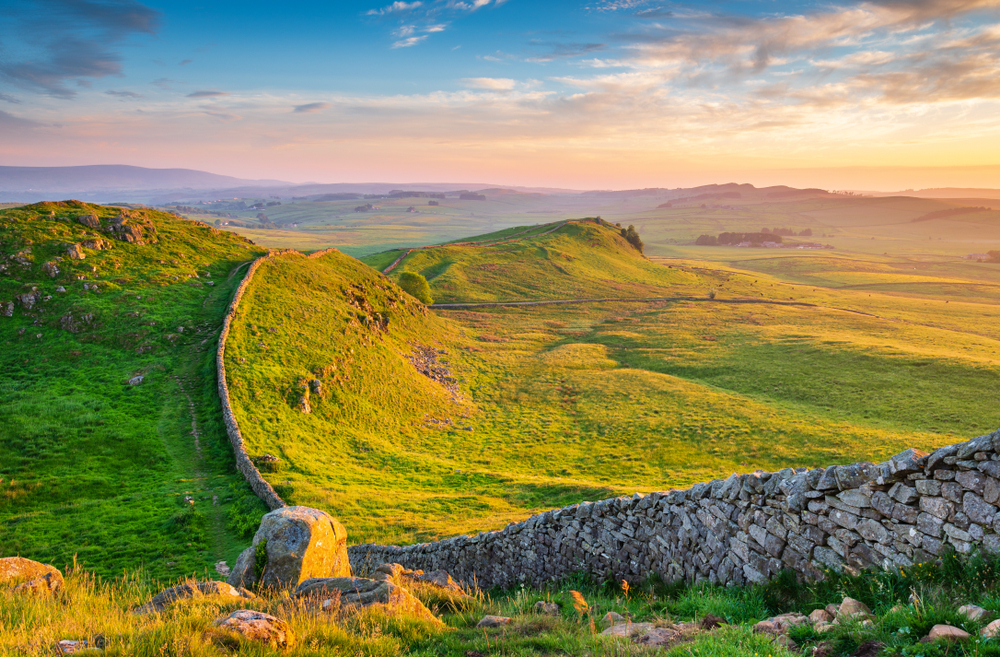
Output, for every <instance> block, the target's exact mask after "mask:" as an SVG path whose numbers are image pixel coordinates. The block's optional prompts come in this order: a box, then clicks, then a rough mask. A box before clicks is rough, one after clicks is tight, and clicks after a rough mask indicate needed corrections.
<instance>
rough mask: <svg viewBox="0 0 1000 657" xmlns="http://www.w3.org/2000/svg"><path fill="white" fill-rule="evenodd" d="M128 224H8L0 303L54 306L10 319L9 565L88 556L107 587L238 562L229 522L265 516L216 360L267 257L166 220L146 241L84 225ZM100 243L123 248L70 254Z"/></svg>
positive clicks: (2, 449)
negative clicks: (243, 462)
mask: <svg viewBox="0 0 1000 657" xmlns="http://www.w3.org/2000/svg"><path fill="white" fill-rule="evenodd" d="M50 212H51V213H54V216H50V215H49V213H50ZM118 212H119V210H118V209H117V208H105V207H101V206H92V205H87V204H82V203H79V202H72V201H70V202H66V203H44V204H37V205H33V206H25V207H22V208H18V209H11V210H4V211H2V212H0V261H2V262H3V263H5V264H7V265H8V267H7V270H6V271H5V272H4V273H3V274H0V301H3V302H5V303H6V302H7V301H8V300H12V299H14V297H15V296H16V295H20V294H23V293H26V292H30V291H31V290H32V289H33V288H37V290H38V292H39V294H40V297H39V300H38V301H37V303H36V304H35V305H34V306H33V307H32V308H31V309H27V308H25V307H22V306H21V304H16V306H17V307H16V308H15V310H14V311H13V316H12V317H0V343H2V344H3V349H0V370H2V371H3V377H2V378H0V453H2V454H3V455H4V456H3V458H2V459H0V555H2V556H13V555H21V556H26V557H30V558H32V559H37V560H42V561H46V562H50V563H53V564H55V565H57V566H62V565H63V564H66V563H70V562H71V561H73V559H74V555H75V556H76V558H77V559H78V560H79V563H80V564H82V565H85V566H86V567H87V568H88V569H90V570H92V571H94V572H96V573H98V574H100V575H101V576H105V577H109V576H115V575H118V574H120V573H121V572H122V571H123V570H126V569H134V568H137V567H139V566H144V568H145V569H146V572H147V573H149V574H150V575H151V576H155V577H163V578H168V577H176V576H178V575H181V574H184V573H195V572H197V573H203V572H204V571H205V570H206V569H211V568H212V565H213V564H214V563H215V562H216V561H218V560H220V559H228V560H230V562H232V559H233V558H234V557H235V555H236V554H238V552H239V548H240V543H241V542H242V541H243V538H242V537H241V536H240V535H238V533H237V532H235V531H233V530H232V529H230V528H229V527H227V524H228V523H229V521H230V520H229V515H230V514H229V511H230V510H231V509H234V508H239V507H240V505H242V506H243V507H246V506H248V505H249V506H250V507H251V508H254V507H255V506H256V505H259V503H256V502H253V501H251V502H249V503H248V502H247V499H248V494H247V492H246V491H245V490H244V488H245V487H243V486H242V485H241V483H240V482H239V480H238V478H237V477H235V476H234V474H233V461H232V456H231V450H230V448H229V445H228V441H227V439H226V436H225V432H224V429H223V426H222V421H221V417H220V411H219V400H218V396H217V394H216V392H215V374H214V362H213V361H214V350H215V346H216V338H217V334H218V329H219V327H220V325H221V321H222V315H223V313H224V312H225V309H226V307H227V305H228V302H229V299H230V297H231V296H232V293H233V290H234V289H235V286H236V285H237V284H238V282H239V281H240V279H241V277H242V274H241V272H242V271H244V270H239V269H238V268H239V267H240V265H241V264H243V263H245V262H247V261H248V260H249V259H251V258H253V257H255V256H257V255H259V254H260V253H261V252H262V251H261V249H259V248H258V247H255V246H253V245H251V244H249V243H247V242H246V241H245V240H243V239H242V238H237V237H235V236H230V235H226V234H221V233H219V231H216V230H214V229H211V228H209V227H208V226H204V225H202V226H198V225H194V224H191V223H190V222H186V221H181V220H178V219H177V218H175V217H171V216H169V215H165V214H162V213H159V212H153V211H150V212H146V213H144V219H141V220H139V221H140V222H147V225H148V226H149V227H151V228H152V229H154V230H155V231H156V232H155V238H154V239H155V240H156V243H147V244H144V245H140V244H129V243H126V242H121V241H118V240H113V239H111V238H110V237H109V235H108V234H107V233H104V232H98V231H96V230H94V229H90V228H87V227H85V226H83V225H81V224H79V223H77V222H76V221H75V217H77V216H80V215H87V214H94V215H98V216H100V217H103V218H105V219H107V218H109V217H113V216H116V215H117V214H118ZM146 232H147V235H148V234H149V229H146ZM88 239H89V240H94V239H103V240H105V241H106V242H107V243H108V244H110V245H111V247H112V248H110V249H106V250H91V249H87V250H86V251H85V253H86V259H85V260H72V259H70V258H68V257H66V252H65V250H66V246H67V245H68V244H75V243H80V242H82V241H85V240H88ZM17 253H22V254H24V255H23V256H22V260H23V262H24V263H25V264H23V265H22V264H19V263H18V261H17V260H10V256H11V255H13V254H17ZM60 258H61V260H57V259H60ZM46 262H54V263H55V264H56V265H57V267H58V269H59V273H58V274H56V275H55V276H54V277H52V276H49V275H48V274H47V273H46V272H44V271H43V270H42V266H43V264H44V263H46ZM208 281H212V282H213V284H212V285H209V284H208ZM58 286H63V287H64V288H65V290H66V291H65V292H58V291H57V287H58ZM85 286H86V287H85ZM90 286H97V289H96V290H94V289H87V288H89V287H90ZM182 327H183V328H182ZM136 376H143V377H144V378H143V381H142V384H141V385H128V383H127V382H128V381H129V380H130V379H132V378H133V377H136ZM194 432H196V433H197V435H195V434H194ZM186 497H190V498H192V499H193V504H192V503H187V502H185V498H186ZM254 513H257V514H258V516H257V517H259V511H257V510H255V511H254ZM255 524H256V523H255Z"/></svg>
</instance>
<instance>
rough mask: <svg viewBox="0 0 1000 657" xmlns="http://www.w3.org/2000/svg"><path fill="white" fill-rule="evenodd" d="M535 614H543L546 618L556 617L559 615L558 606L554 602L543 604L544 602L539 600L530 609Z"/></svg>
mask: <svg viewBox="0 0 1000 657" xmlns="http://www.w3.org/2000/svg"><path fill="white" fill-rule="evenodd" d="M532 609H533V610H534V611H535V613H536V614H544V615H546V616H558V615H559V605H558V604H557V603H555V602H545V601H544V600H539V601H538V602H536V603H535V606H534V607H532Z"/></svg>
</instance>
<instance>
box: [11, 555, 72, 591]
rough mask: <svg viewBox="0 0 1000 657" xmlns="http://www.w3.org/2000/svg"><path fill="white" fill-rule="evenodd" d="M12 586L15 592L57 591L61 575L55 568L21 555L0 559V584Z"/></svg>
mask: <svg viewBox="0 0 1000 657" xmlns="http://www.w3.org/2000/svg"><path fill="white" fill-rule="evenodd" d="M12 585H13V586H14V592H15V593H40V594H50V593H59V592H60V591H62V590H63V576H62V573H60V572H59V571H58V570H57V569H56V568H54V567H53V566H50V565H48V564H44V563H39V562H37V561H32V560H30V559H25V558H23V557H4V558H2V559H0V586H4V587H7V586H12Z"/></svg>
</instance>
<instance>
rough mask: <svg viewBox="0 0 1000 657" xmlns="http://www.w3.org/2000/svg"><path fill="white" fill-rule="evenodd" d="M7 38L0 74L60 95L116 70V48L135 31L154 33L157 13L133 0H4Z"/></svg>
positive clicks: (119, 68)
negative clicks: (17, 0) (9, 1)
mask: <svg viewBox="0 0 1000 657" xmlns="http://www.w3.org/2000/svg"><path fill="white" fill-rule="evenodd" d="M3 11H4V19H3V20H4V21H5V22H6V23H7V25H8V26H9V27H10V28H11V29H9V30H8V31H7V38H8V40H9V42H8V43H5V44H4V45H5V48H4V49H3V51H2V52H0V79H2V80H5V81H6V82H7V83H8V84H13V85H16V86H19V87H22V88H25V89H30V90H33V91H37V92H41V93H44V94H48V95H51V96H56V97H60V98H72V97H73V96H75V95H76V93H77V92H76V91H75V90H73V89H71V88H69V87H68V86H67V85H68V84H70V83H72V84H74V85H76V86H78V87H79V86H83V87H86V85H87V84H88V83H89V82H90V81H91V80H93V79H96V78H104V77H108V76H116V75H120V74H121V72H122V64H121V61H122V59H121V55H120V54H119V52H118V48H119V47H120V46H121V45H122V44H123V43H124V42H125V41H126V40H127V39H129V38H131V37H133V36H135V35H142V34H147V35H148V34H153V33H154V32H155V31H156V30H157V28H158V26H159V21H160V13H159V12H158V11H156V10H154V9H151V8H149V7H147V6H145V5H143V4H140V3H139V2H137V1H136V0H21V1H19V2H12V3H6V4H5V6H4V9H3Z"/></svg>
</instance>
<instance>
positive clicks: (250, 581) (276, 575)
mask: <svg viewBox="0 0 1000 657" xmlns="http://www.w3.org/2000/svg"><path fill="white" fill-rule="evenodd" d="M261 543H265V545H266V547H265V552H266V555H267V559H266V561H265V562H264V563H257V546H258V545H260V544H261ZM258 571H260V572H258ZM350 576H351V563H350V561H349V559H348V557H347V530H345V529H344V526H343V525H341V524H340V523H339V522H337V521H336V520H334V519H333V518H331V517H330V516H329V515H328V514H326V513H324V512H323V511H319V510H317V509H310V508H309V507H305V506H286V507H283V508H281V509H277V510H275V511H272V512H270V513H268V514H267V515H265V516H264V518H263V519H262V520H261V522H260V528H259V529H258V530H257V533H256V534H255V535H254V537H253V544H252V545H251V546H250V547H249V548H247V549H246V550H244V551H243V554H241V555H240V556H239V558H238V559H237V560H236V565H234V566H233V570H232V574H231V575H230V576H229V578H228V580H227V581H228V582H229V583H230V584H231V585H233V586H235V587H242V588H247V589H253V588H255V587H257V586H260V587H263V588H268V589H273V590H291V589H294V588H295V587H296V586H298V585H299V584H301V583H302V582H304V581H306V580H308V579H313V578H329V577H350Z"/></svg>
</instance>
